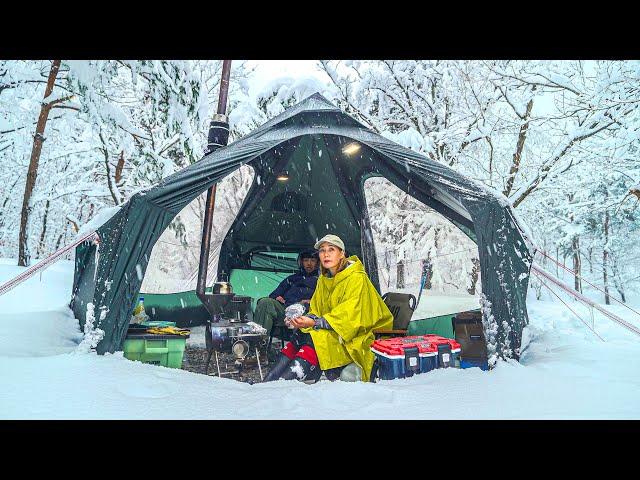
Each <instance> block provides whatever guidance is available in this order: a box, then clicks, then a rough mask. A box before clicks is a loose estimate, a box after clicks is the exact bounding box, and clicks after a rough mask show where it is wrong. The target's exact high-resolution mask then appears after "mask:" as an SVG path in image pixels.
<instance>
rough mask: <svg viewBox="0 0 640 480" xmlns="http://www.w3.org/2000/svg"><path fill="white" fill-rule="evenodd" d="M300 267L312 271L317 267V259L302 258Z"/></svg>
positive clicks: (308, 271)
mask: <svg viewBox="0 0 640 480" xmlns="http://www.w3.org/2000/svg"><path fill="white" fill-rule="evenodd" d="M302 268H304V271H305V272H307V273H311V272H313V271H314V270H315V269H316V268H318V260H316V259H315V258H303V259H302Z"/></svg>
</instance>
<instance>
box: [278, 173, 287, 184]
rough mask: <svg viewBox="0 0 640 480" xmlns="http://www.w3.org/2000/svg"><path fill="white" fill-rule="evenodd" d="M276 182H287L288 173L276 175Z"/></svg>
mask: <svg viewBox="0 0 640 480" xmlns="http://www.w3.org/2000/svg"><path fill="white" fill-rule="evenodd" d="M276 179H277V180H280V181H281V182H286V181H287V180H289V173H287V172H280V173H279V174H278V176H277V177H276Z"/></svg>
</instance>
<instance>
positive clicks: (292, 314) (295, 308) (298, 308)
mask: <svg viewBox="0 0 640 480" xmlns="http://www.w3.org/2000/svg"><path fill="white" fill-rule="evenodd" d="M305 310H306V309H305V306H304V305H302V304H301V303H294V304H293V305H289V306H288V307H287V308H285V310H284V324H285V325H286V326H287V327H288V328H295V326H293V325H292V324H291V319H292V318H297V317H299V316H300V315H304V312H305Z"/></svg>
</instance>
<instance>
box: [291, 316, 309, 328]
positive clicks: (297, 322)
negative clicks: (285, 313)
mask: <svg viewBox="0 0 640 480" xmlns="http://www.w3.org/2000/svg"><path fill="white" fill-rule="evenodd" d="M291 325H293V326H294V327H297V328H305V327H313V326H314V325H315V322H314V321H313V319H312V318H309V317H305V316H304V315H303V316H301V317H296V318H292V319H291Z"/></svg>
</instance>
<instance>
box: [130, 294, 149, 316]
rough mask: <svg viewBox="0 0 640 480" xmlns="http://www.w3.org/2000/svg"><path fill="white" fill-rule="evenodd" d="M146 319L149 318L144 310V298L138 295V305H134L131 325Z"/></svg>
mask: <svg viewBox="0 0 640 480" xmlns="http://www.w3.org/2000/svg"><path fill="white" fill-rule="evenodd" d="M148 319H149V316H148V315H147V312H145V310H144V297H143V296H142V295H140V297H139V298H138V304H137V305H136V308H134V309H133V319H132V323H142V322H144V321H146V320H148Z"/></svg>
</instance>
